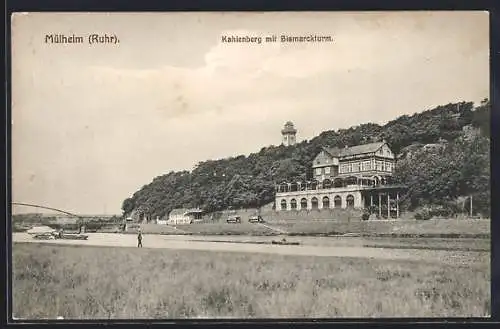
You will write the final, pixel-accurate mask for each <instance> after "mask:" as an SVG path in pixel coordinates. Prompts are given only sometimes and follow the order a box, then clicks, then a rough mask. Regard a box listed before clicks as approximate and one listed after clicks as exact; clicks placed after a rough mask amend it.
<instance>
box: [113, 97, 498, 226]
mask: <svg viewBox="0 0 500 329" xmlns="http://www.w3.org/2000/svg"><path fill="white" fill-rule="evenodd" d="M489 118H490V103H489V101H488V100H484V101H483V102H482V103H481V105H480V106H478V107H476V108H473V103H472V102H461V103H455V104H447V105H444V106H438V107H436V108H434V109H432V110H427V111H424V112H422V113H416V114H414V115H411V116H409V115H403V116H400V117H399V118H397V119H395V120H393V121H390V122H388V123H387V124H386V125H384V126H380V125H378V124H374V123H367V124H362V125H359V126H354V127H351V128H349V129H339V130H338V131H333V130H331V131H325V132H323V133H321V134H320V135H319V136H317V137H315V138H313V139H312V140H310V141H303V142H301V143H298V144H296V145H294V146H289V147H285V146H283V145H280V146H268V147H263V148H262V149H261V150H260V151H259V152H258V153H252V154H250V155H249V156H244V155H241V156H238V157H232V158H227V159H222V160H217V161H213V160H209V161H204V162H201V163H199V164H198V165H197V166H196V168H195V169H194V170H193V171H192V172H188V171H180V172H170V173H168V174H166V175H163V176H159V177H156V178H154V179H153V181H152V182H151V183H149V184H147V185H145V186H144V187H142V188H141V189H140V190H139V191H137V192H135V193H134V195H133V196H131V197H130V198H127V199H126V200H125V201H124V202H123V205H122V210H123V212H124V214H125V215H128V214H130V213H132V212H133V211H134V212H135V213H138V214H143V213H144V214H147V215H148V216H149V217H150V218H155V217H156V216H160V217H162V216H164V215H166V214H168V213H169V212H170V211H171V210H172V209H174V208H180V207H201V208H202V209H205V210H206V211H209V212H210V211H216V210H222V209H227V208H232V207H233V208H240V207H256V206H262V205H264V204H267V203H269V202H272V201H273V200H274V183H275V182H280V181H287V180H292V179H310V178H311V176H312V171H311V168H310V167H311V162H312V160H313V158H314V157H315V156H316V154H317V153H318V152H319V150H320V149H321V147H322V146H329V147H333V146H338V147H343V146H345V145H350V146H352V145H358V144H364V143H369V142H375V141H380V140H382V139H385V140H386V141H387V142H388V143H389V145H390V147H391V148H392V150H393V151H394V152H395V153H396V154H399V155H400V159H399V162H398V165H397V167H396V179H397V180H398V181H399V182H401V183H404V184H407V185H408V186H410V189H409V191H408V194H407V195H406V196H404V201H405V202H404V204H405V205H406V207H407V208H409V209H414V208H416V207H421V206H424V205H433V204H440V205H441V204H443V202H447V203H448V204H451V203H453V202H455V201H456V200H457V198H458V197H460V196H470V195H472V196H473V197H474V199H475V200H477V204H476V205H475V207H476V210H478V211H481V212H483V213H486V212H489V203H490V202H489V195H490V194H489V193H490V185H489V181H490V173H489V167H490V166H489V129H490V127H489V125H490V124H489V122H490V119H489ZM478 132H480V134H478ZM426 144H436V145H434V146H435V147H428V146H429V145H428V146H427V147H423V146H425V145H426ZM480 200H482V201H480Z"/></svg>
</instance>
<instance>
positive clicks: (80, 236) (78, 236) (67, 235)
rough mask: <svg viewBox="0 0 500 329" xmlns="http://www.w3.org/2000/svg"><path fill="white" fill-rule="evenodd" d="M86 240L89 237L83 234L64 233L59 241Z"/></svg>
mask: <svg viewBox="0 0 500 329" xmlns="http://www.w3.org/2000/svg"><path fill="white" fill-rule="evenodd" d="M88 238H89V236H88V235H85V234H71V233H64V234H62V235H61V237H60V239H64V240H87V239H88Z"/></svg>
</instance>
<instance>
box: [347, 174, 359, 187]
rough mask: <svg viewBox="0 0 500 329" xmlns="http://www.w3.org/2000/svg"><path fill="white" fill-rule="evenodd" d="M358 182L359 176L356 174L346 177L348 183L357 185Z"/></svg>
mask: <svg viewBox="0 0 500 329" xmlns="http://www.w3.org/2000/svg"><path fill="white" fill-rule="evenodd" d="M357 184H358V178H357V177H355V176H350V177H347V178H346V185H347V186H349V185H357Z"/></svg>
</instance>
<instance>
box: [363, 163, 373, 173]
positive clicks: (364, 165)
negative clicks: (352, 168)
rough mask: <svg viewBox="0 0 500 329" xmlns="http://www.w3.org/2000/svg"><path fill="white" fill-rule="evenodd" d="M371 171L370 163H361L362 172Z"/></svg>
mask: <svg viewBox="0 0 500 329" xmlns="http://www.w3.org/2000/svg"><path fill="white" fill-rule="evenodd" d="M371 169H372V168H371V163H370V161H364V162H363V171H369V170H371Z"/></svg>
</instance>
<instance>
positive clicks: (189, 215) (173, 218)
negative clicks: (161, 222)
mask: <svg viewBox="0 0 500 329" xmlns="http://www.w3.org/2000/svg"><path fill="white" fill-rule="evenodd" d="M202 214H203V211H202V210H201V209H185V208H180V209H174V210H172V211H171V212H170V213H169V214H168V220H167V221H166V223H165V224H168V225H181V224H191V223H192V222H193V221H194V220H197V219H201V217H202Z"/></svg>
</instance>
